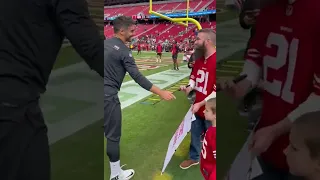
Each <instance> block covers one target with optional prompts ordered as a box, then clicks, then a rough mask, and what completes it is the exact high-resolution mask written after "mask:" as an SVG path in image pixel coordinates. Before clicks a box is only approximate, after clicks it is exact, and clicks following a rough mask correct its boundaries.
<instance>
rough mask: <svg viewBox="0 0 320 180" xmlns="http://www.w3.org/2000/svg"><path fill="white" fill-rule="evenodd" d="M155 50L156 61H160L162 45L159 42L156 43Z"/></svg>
mask: <svg viewBox="0 0 320 180" xmlns="http://www.w3.org/2000/svg"><path fill="white" fill-rule="evenodd" d="M156 51H157V62H160V63H161V56H162V45H161V43H158V45H157V49H156Z"/></svg>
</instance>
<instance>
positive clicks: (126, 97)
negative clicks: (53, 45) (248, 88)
mask: <svg viewBox="0 0 320 180" xmlns="http://www.w3.org/2000/svg"><path fill="white" fill-rule="evenodd" d="M218 7H219V5H218ZM222 12H223V13H222V14H221V16H219V14H218V15H217V16H218V18H217V20H218V24H217V34H218V35H217V42H218V43H219V44H218V45H217V47H218V49H217V56H218V61H220V62H221V63H219V64H220V65H219V66H218V70H217V74H218V77H227V76H236V75H237V74H238V73H239V72H240V70H241V68H242V64H243V62H242V61H241V56H242V54H243V53H242V49H244V48H245V45H246V41H247V38H248V32H246V31H242V30H241V29H240V27H239V25H238V24H237V23H238V21H237V19H234V18H235V14H234V13H232V12H228V11H227V10H225V11H222ZM219 17H221V18H219ZM219 38H223V40H224V41H220V40H219ZM133 55H134V57H135V59H136V63H137V64H138V66H139V68H140V70H141V72H142V73H143V74H144V75H145V76H147V77H148V78H149V79H150V80H151V81H152V82H153V83H155V84H156V85H158V86H159V87H161V88H166V89H168V90H171V91H174V94H175V96H176V97H177V99H176V100H174V101H171V102H165V101H161V100H159V98H158V97H157V96H153V95H151V94H150V93H149V92H147V91H145V90H143V89H142V88H140V87H138V85H136V84H135V83H134V82H133V81H132V79H131V78H130V77H129V76H126V78H125V82H124V84H123V86H122V89H121V91H120V93H119V96H120V100H121V103H122V113H123V127H122V128H123V129H122V132H123V136H122V139H121V164H127V166H126V167H127V168H133V169H135V171H136V175H135V176H134V178H133V179H134V180H171V179H173V180H201V179H202V177H201V174H200V170H199V166H195V167H192V168H190V169H188V170H182V169H180V168H179V164H180V163H181V162H182V161H183V160H184V159H186V158H187V157H188V148H189V143H190V137H189V136H187V137H186V138H185V140H184V141H183V143H182V144H181V146H180V147H179V149H178V150H177V151H176V153H175V154H174V156H173V158H172V160H171V162H170V164H169V165H168V167H167V169H166V172H165V174H164V175H162V176H160V170H161V169H162V166H163V161H164V158H165V155H166V151H167V147H168V144H169V141H170V139H171V137H172V135H173V134H174V132H175V130H176V129H177V127H178V125H179V124H180V122H181V121H182V119H183V117H184V115H185V114H186V112H187V110H188V109H189V107H190V105H189V104H188V100H187V99H186V97H185V95H184V94H183V93H181V92H178V91H176V90H177V86H178V85H180V84H186V83H187V79H186V78H187V77H188V75H189V74H190V70H189V69H188V68H186V66H185V64H181V66H182V67H181V68H180V71H173V70H171V69H172V60H171V54H170V53H164V57H163V62H162V63H156V62H155V53H154V52H142V55H136V53H135V52H133ZM179 57H180V60H181V59H182V54H180V55H179ZM80 60H81V58H80V57H79V56H78V55H77V54H76V53H75V51H74V50H73V49H72V48H71V47H65V48H63V49H62V50H61V52H60V56H59V58H58V62H57V63H56V65H55V70H54V71H53V73H52V76H51V78H50V83H49V85H48V91H47V92H46V94H45V95H44V96H43V97H42V101H41V102H42V107H43V111H44V115H45V118H46V121H47V124H48V127H49V138H50V143H51V157H52V175H53V177H52V179H53V180H60V179H71V177H72V179H75V178H76V179H78V180H87V179H93V180H95V179H98V178H99V177H101V172H102V171H103V170H104V171H105V180H108V179H109V162H108V158H107V157H106V155H105V146H101V141H105V139H104V136H103V128H102V125H103V121H102V118H103V117H102V116H103V100H102V99H103V90H102V83H103V82H102V79H101V78H99V77H98V76H97V75H96V74H95V73H94V72H92V71H90V70H89V68H88V67H87V66H86V65H85V63H83V62H80ZM218 104H219V108H218V112H217V113H218V115H217V116H218V118H217V121H218V122H217V123H218V127H219V128H218V140H217V143H218V146H219V149H223V151H221V152H220V151H219V155H218V156H219V157H220V158H218V167H217V168H218V179H221V178H222V176H223V175H224V173H225V171H226V170H227V169H228V167H229V165H230V163H231V162H232V159H233V158H234V156H235V154H236V153H237V151H238V149H239V148H240V147H241V145H242V143H243V141H244V139H245V137H246V135H247V133H246V131H245V129H246V123H245V120H243V119H241V118H240V117H239V116H238V115H237V112H236V106H234V107H233V106H231V104H234V103H232V100H231V99H229V98H228V97H225V96H224V95H223V94H221V93H218ZM219 119H223V120H224V121H219ZM96 137H101V138H99V139H96ZM101 154H104V155H105V157H104V160H102V159H101V156H100V155H101ZM219 159H221V160H219ZM92 174H96V176H92Z"/></svg>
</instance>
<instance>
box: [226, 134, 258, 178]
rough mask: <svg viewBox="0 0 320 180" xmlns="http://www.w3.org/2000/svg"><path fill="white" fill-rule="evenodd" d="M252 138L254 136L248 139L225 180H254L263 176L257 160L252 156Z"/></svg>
mask: <svg viewBox="0 0 320 180" xmlns="http://www.w3.org/2000/svg"><path fill="white" fill-rule="evenodd" d="M251 137H252V134H251V135H250V136H249V137H248V139H247V141H246V142H245V144H244V145H243V147H242V149H241V150H240V152H239V153H238V155H237V157H236V159H235V160H234V161H233V163H232V166H231V168H230V170H229V172H228V175H227V177H226V179H225V180H252V179H253V178H255V177H257V176H260V175H262V174H263V171H262V169H261V166H260V164H259V162H258V160H257V158H256V157H255V158H252V154H251V152H250V151H249V141H250V140H251Z"/></svg>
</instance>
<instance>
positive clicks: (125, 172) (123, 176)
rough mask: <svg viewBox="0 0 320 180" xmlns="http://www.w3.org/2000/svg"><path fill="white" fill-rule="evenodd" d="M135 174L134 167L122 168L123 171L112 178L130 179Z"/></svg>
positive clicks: (119, 179) (112, 179)
mask: <svg viewBox="0 0 320 180" xmlns="http://www.w3.org/2000/svg"><path fill="white" fill-rule="evenodd" d="M133 176H134V170H133V169H127V170H122V172H121V173H120V174H119V175H118V176H116V177H113V178H111V179H110V180H129V179H131V178H132V177H133Z"/></svg>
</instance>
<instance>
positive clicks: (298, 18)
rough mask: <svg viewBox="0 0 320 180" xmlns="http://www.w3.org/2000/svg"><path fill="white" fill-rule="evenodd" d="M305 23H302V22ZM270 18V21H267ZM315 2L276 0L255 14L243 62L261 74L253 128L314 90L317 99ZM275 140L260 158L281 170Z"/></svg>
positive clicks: (318, 10) (318, 12) (319, 11)
mask: <svg viewBox="0 0 320 180" xmlns="http://www.w3.org/2000/svg"><path fill="white" fill-rule="evenodd" d="M306 19H308V21H306ZM270 20H272V21H270ZM319 22H320V1H318V0H306V1H302V0H296V1H295V2H294V3H293V4H291V5H289V4H288V0H280V1H277V2H276V3H274V4H273V5H270V6H268V7H266V8H264V9H262V10H261V12H260V15H259V16H258V19H257V23H256V34H255V36H254V37H253V38H252V41H251V45H250V48H249V49H248V52H247V55H246V59H247V60H248V62H247V63H250V62H251V63H252V68H253V69H254V68H260V69H261V71H262V72H263V73H262V74H263V79H264V88H265V91H264V93H263V110H262V115H261V120H260V123H259V125H258V127H257V129H260V128H263V127H266V126H270V125H273V124H276V123H278V122H279V121H281V120H283V119H284V118H286V116H287V115H288V114H289V113H290V112H292V111H293V110H294V109H296V108H297V107H298V106H299V105H300V104H301V103H303V102H304V101H306V99H307V98H308V96H309V95H310V94H311V93H312V92H314V93H316V94H318V95H320V54H319V49H320V23H319ZM288 143H289V138H288V134H286V135H283V136H281V137H279V138H278V139H277V140H275V141H274V142H273V144H272V145H271V146H270V147H269V149H268V150H267V151H266V152H265V153H263V154H262V159H263V160H264V161H266V162H268V163H271V164H272V165H273V166H275V167H277V168H281V169H285V170H287V169H288V167H287V163H286V159H285V155H284V153H283V150H284V149H285V148H286V147H287V146H288Z"/></svg>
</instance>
